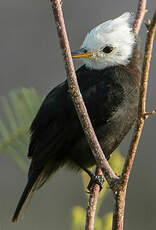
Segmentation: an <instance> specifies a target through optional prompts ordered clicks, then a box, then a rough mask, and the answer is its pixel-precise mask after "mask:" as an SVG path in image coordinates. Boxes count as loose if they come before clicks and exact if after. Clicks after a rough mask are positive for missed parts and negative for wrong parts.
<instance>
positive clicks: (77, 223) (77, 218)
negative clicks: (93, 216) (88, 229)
mask: <svg viewBox="0 0 156 230" xmlns="http://www.w3.org/2000/svg"><path fill="white" fill-rule="evenodd" d="M85 219H86V211H85V210H84V209H83V208H82V207H80V206H75V207H74V208H73V210H72V230H81V229H82V230H83V229H84V226H85Z"/></svg>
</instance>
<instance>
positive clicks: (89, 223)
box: [85, 167, 102, 230]
mask: <svg viewBox="0 0 156 230" xmlns="http://www.w3.org/2000/svg"><path fill="white" fill-rule="evenodd" d="M95 174H96V176H101V175H102V171H101V169H99V168H98V167H97V168H96V172H95ZM99 191H100V186H99V185H98V184H95V185H94V186H93V187H92V188H91V191H90V196H89V201H88V207H87V212H86V225H85V230H93V229H94V220H95V213H96V206H97V200H98V195H99Z"/></svg>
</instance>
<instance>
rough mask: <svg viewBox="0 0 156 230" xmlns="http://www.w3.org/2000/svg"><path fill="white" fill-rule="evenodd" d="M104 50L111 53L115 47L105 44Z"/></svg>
mask: <svg viewBox="0 0 156 230" xmlns="http://www.w3.org/2000/svg"><path fill="white" fill-rule="evenodd" d="M102 51H103V52H104V53H106V54H109V53H111V52H112V51H113V47H112V46H105V48H103V50H102Z"/></svg>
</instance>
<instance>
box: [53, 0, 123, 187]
mask: <svg viewBox="0 0 156 230" xmlns="http://www.w3.org/2000/svg"><path fill="white" fill-rule="evenodd" d="M51 3H52V8H53V13H54V17H55V22H56V26H57V32H58V36H59V40H60V45H61V49H62V53H63V56H64V62H65V68H66V73H67V81H68V87H69V92H70V95H71V98H72V100H73V103H74V106H75V109H76V111H77V114H78V117H79V120H80V122H81V125H82V127H83V130H84V133H85V136H86V138H87V141H88V143H89V146H90V148H91V150H92V153H93V155H94V157H95V160H96V162H97V165H98V167H100V168H101V170H102V172H103V174H104V176H105V178H106V180H107V182H108V184H109V185H110V187H111V188H114V187H115V184H116V183H115V182H116V181H119V178H118V177H117V176H116V175H115V173H114V172H113V170H112V168H111V167H110V165H109V163H108V161H107V159H106V158H105V155H104V153H103V151H102V148H101V146H100V144H99V142H98V140H97V137H96V134H95V132H94V129H93V127H92V124H91V121H90V119H89V116H88V113H87V109H86V107H85V104H84V102H83V98H82V95H81V93H80V89H79V86H78V82H77V78H76V74H75V70H74V65H73V60H72V56H71V51H70V47H69V42H68V37H67V33H66V28H65V24H64V19H63V13H62V8H61V6H62V4H61V2H60V0H51Z"/></svg>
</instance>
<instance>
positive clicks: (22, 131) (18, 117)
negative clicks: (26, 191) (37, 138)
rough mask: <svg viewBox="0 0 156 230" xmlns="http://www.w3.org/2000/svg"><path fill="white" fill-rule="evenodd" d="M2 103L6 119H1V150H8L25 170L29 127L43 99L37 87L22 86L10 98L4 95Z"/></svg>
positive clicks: (12, 92)
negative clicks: (36, 89)
mask: <svg viewBox="0 0 156 230" xmlns="http://www.w3.org/2000/svg"><path fill="white" fill-rule="evenodd" d="M1 103H2V105H3V108H4V113H5V117H6V119H5V120H6V121H5V122H4V121H2V119H1V120H0V151H1V152H7V153H8V154H9V156H10V157H11V158H12V159H13V160H15V161H16V163H17V164H18V166H19V167H20V168H21V169H22V170H25V169H26V167H27V161H26V157H25V155H26V154H27V148H28V143H29V127H30V124H31V122H32V120H33V118H34V116H35V114H36V113H37V110H38V108H39V106H40V103H41V100H40V98H39V96H38V94H37V93H36V91H35V89H33V88H30V89H26V88H22V89H17V90H14V91H11V92H10V94H9V97H8V98H6V97H2V98H1ZM5 123H6V124H5Z"/></svg>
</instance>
